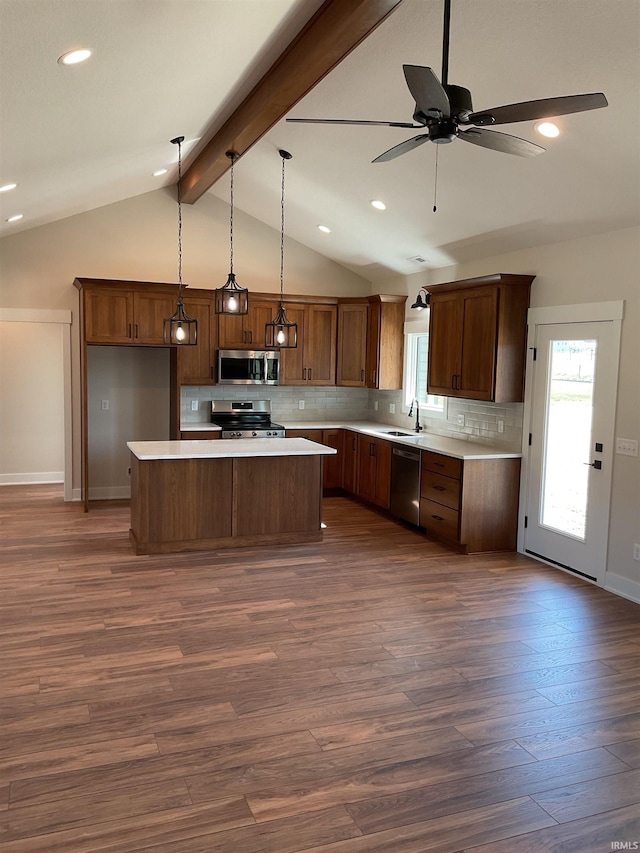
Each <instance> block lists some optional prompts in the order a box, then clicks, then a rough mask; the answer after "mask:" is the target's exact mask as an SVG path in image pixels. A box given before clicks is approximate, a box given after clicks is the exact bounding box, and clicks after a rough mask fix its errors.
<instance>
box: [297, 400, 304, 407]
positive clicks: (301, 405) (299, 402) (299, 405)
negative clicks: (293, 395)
mask: <svg viewBox="0 0 640 853" xmlns="http://www.w3.org/2000/svg"><path fill="white" fill-rule="evenodd" d="M298 408H299V409H304V400H298Z"/></svg>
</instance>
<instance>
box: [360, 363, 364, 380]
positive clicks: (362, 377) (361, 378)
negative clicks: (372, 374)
mask: <svg viewBox="0 0 640 853" xmlns="http://www.w3.org/2000/svg"><path fill="white" fill-rule="evenodd" d="M360 382H364V367H363V368H362V370H361V371H360Z"/></svg>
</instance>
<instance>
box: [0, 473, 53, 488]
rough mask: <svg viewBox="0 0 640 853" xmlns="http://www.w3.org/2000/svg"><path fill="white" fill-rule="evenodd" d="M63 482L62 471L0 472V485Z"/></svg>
mask: <svg viewBox="0 0 640 853" xmlns="http://www.w3.org/2000/svg"><path fill="white" fill-rule="evenodd" d="M46 483H64V471H38V472H37V473H28V474H25V473H23V474H0V486H31V485H44V484H46Z"/></svg>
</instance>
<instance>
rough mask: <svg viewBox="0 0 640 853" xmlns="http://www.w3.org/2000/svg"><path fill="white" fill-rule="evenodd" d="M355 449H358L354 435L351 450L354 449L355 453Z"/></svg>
mask: <svg viewBox="0 0 640 853" xmlns="http://www.w3.org/2000/svg"><path fill="white" fill-rule="evenodd" d="M355 449H356V437H355V435H354V436H353V438H352V439H351V450H353V452H354V453H355Z"/></svg>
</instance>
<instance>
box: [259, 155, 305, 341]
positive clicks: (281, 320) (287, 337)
mask: <svg viewBox="0 0 640 853" xmlns="http://www.w3.org/2000/svg"><path fill="white" fill-rule="evenodd" d="M279 153H280V156H281V157H282V194H281V197H280V222H281V227H280V305H279V307H278V311H277V312H276V316H275V317H274V318H273V320H272V321H271V322H270V323H266V324H265V328H264V342H265V345H266V346H267V347H270V348H274V349H294V348H295V347H297V346H298V324H297V323H292V322H290V321H289V320H288V319H287V313H286V311H285V310H284V164H285V162H286V161H287V160H291V154H289V152H288V151H283V150H282V149H280V152H279Z"/></svg>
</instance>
